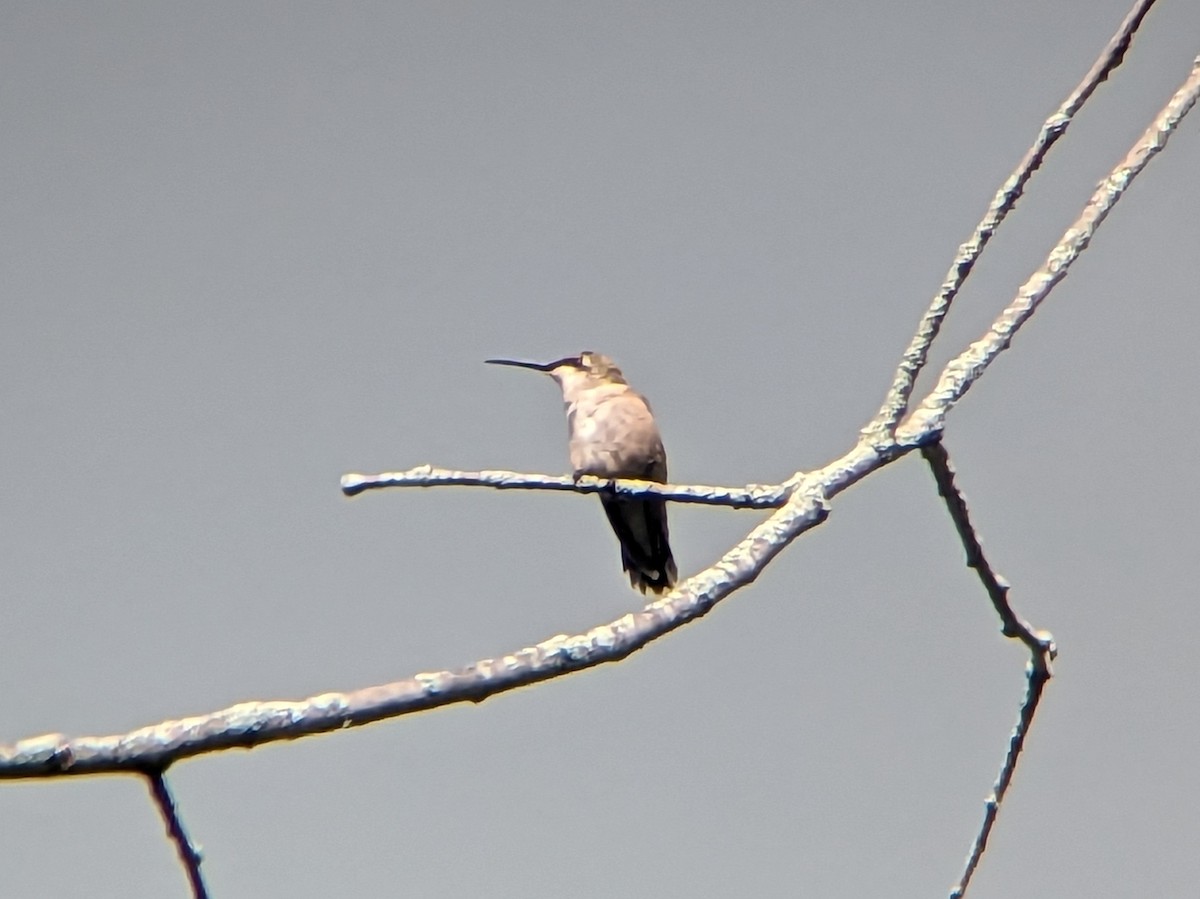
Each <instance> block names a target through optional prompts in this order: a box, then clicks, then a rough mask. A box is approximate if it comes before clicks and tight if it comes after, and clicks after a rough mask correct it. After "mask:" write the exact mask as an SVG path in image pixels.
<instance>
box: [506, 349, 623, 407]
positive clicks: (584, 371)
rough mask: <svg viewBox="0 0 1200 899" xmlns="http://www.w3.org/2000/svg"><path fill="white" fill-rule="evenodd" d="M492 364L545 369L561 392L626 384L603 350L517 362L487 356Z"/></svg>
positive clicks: (577, 391)
mask: <svg viewBox="0 0 1200 899" xmlns="http://www.w3.org/2000/svg"><path fill="white" fill-rule="evenodd" d="M487 361H488V362H490V363H491V364H492V365H514V366H516V367H518V368H532V369H533V370H534V371H540V372H545V373H546V374H548V375H549V376H550V377H552V378H553V379H554V380H555V381H557V382H558V386H559V387H561V388H562V392H563V396H565V397H573V396H575V395H576V394H578V393H579V392H580V391H581V390H586V389H588V388H589V387H597V386H599V385H601V384H626V383H628V382H627V381H626V380H625V376H624V375H623V374H621V369H619V368H617V365H616V363H615V362H613V361H612V360H611V359H610V358H608V357H607V356H605V355H604V354H603V353H596V352H593V351H591V350H584V351H583V352H582V353H580V354H579V355H578V356H566V357H564V358H562V359H556V360H554V361H553V362H545V363H542V362H518V361H517V360H515V359H488V360H487Z"/></svg>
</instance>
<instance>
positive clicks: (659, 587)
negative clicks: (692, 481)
mask: <svg viewBox="0 0 1200 899" xmlns="http://www.w3.org/2000/svg"><path fill="white" fill-rule="evenodd" d="M487 361H488V362H489V363H491V364H492V365H514V366H517V367H518V368H532V369H533V370H534V371H540V372H545V373H546V374H548V375H549V376H550V377H552V378H553V379H554V380H555V381H556V382H557V383H558V386H559V387H561V388H562V394H563V404H564V405H565V406H566V409H567V435H568V437H569V439H570V443H569V446H570V453H571V467H572V468H573V469H574V471H575V477H576V478H578V477H581V476H582V475H595V476H596V477H599V478H634V479H636V480H641V481H657V482H659V483H665V482H666V480H667V454H666V453H665V452H664V451H663V445H662V437H661V436H659V433H658V425H656V424H655V423H654V414H653V413H652V412H651V411H650V404H649V403H647V402H646V398H645V397H643V396H642V395H641V394H640V393H636V392H635V391H634V390H633V389H632V388H631V387H630V386H629V384H628V383H627V382H626V380H625V376H624V375H623V374H621V369H619V368H617V366H616V365H615V364H614V363H613V361H612V360H611V359H609V358H608V357H607V356H602V355H601V354H600V353H593V352H590V351H585V352H582V353H580V354H579V355H578V356H567V357H566V358H565V359H559V360H557V361H555V362H546V363H544V364H542V363H537V362H518V361H516V360H514V359H488V360H487ZM600 502H601V503H603V504H604V511H605V513H606V514H607V515H608V523H609V524H611V525H612V529H613V531H615V532H616V535H617V540H619V541H620V542H621V564H622V565H623V566H624V568H625V570H626V571H628V572H629V582H630V583H631V584H632V585H633V586H634V587H636V588H637V589H639V590H641V591H642V592H643V593H645V592H646V589H647V588H649V589H650V590H652V591H653V592H655V593H662V592H663V591H664V590H668V589H670V587H671V586H673V585H674V583H675V579H676V577H677V576H678V571H677V570H676V568H675V559H674V558H672V556H671V547H670V544H669V543H668V540H667V504H666V502H665V501H664V500H662V499H659V498H658V497H656V496H646V497H638V498H628V497H618V496H606V495H604V494H601V496H600Z"/></svg>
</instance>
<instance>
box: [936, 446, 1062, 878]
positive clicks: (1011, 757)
mask: <svg viewBox="0 0 1200 899" xmlns="http://www.w3.org/2000/svg"><path fill="white" fill-rule="evenodd" d="M921 455H922V456H924V457H925V461H926V462H928V463H929V468H930V470H931V471H932V472H933V479H934V481H936V482H937V488H938V493H939V494H940V495H941V497H942V499H944V500H945V501H946V509H947V511H949V513H950V518H951V520H952V521H953V522H954V527H955V529H956V530H957V531H958V536H959V539H960V540H961V541H962V545H963V549H964V550H966V553H967V567H968V568H971V569H973V570H974V571H975V573H976V574H977V575H978V576H979V580H980V581H981V582H982V584H983V588H984V589H985V590H986V591H987V594H988V597H989V598H990V599H991V601H992V606H993V608H995V610H996V614H997V615H998V616H999V617H1000V622H1001V630H1002V632H1003V633H1004V635H1005V636H1006V637H1011V638H1013V639H1015V640H1020V641H1021V642H1022V643H1024V644H1025V646H1026V648H1027V649H1028V650H1029V664H1028V666H1027V667H1026V678H1027V686H1026V690H1025V701H1024V702H1023V703H1022V704H1021V712H1020V715H1019V716H1018V718H1017V724H1016V727H1015V728H1013V732H1012V735H1011V736H1010V737H1009V741H1008V751H1007V752H1006V753H1005V756H1004V762H1003V763H1002V764H1001V766H1000V774H999V776H998V777H997V778H996V783H995V784H994V786H993V787H992V794H991V795H990V796H989V797H988V799H987V802H986V803H985V804H984V814H983V823H982V825H981V826H980V828H979V832H978V833H977V834H976V836H975V840H974V842H973V843H972V845H971V851H970V852H969V853H968V854H967V861H966V864H965V866H964V868H963V873H962V876H961V877H960V878H959V881H958V883H957V884H955V885H954V888H953V889H952V890H951V892H950V896H951V899H962V896H963V895H964V894H965V893H966V891H967V886H968V885H969V884H970V882H971V877H972V876H973V875H974V873H975V869H976V868H977V867H978V866H979V862H980V860H981V859H982V858H983V853H984V852H985V851H986V849H987V842H988V837H989V836H990V835H991V832H992V827H993V825H994V824H995V823H996V816H997V815H998V814H999V811H1000V804H1001V803H1002V802H1003V801H1004V795H1005V793H1007V792H1008V787H1009V784H1011V783H1012V778H1013V774H1014V773H1015V772H1016V770H1017V761H1018V760H1019V758H1020V755H1021V750H1022V749H1023V748H1024V746H1025V738H1026V737H1027V736H1028V734H1029V728H1030V727H1031V726H1032V725H1033V716H1034V714H1035V713H1036V712H1037V706H1038V702H1039V701H1040V699H1041V697H1042V690H1043V689H1044V688H1045V686H1046V683H1047V681H1049V680H1050V678H1051V677H1052V676H1053V674H1054V672H1053V669H1052V668H1051V662H1053V660H1054V657H1055V656H1056V655H1057V653H1058V649H1057V647H1056V646H1055V644H1054V638H1053V637H1052V636H1051V635H1050V634H1049V633H1047V632H1046V631H1035V630H1034V629H1033V628H1032V627H1030V625H1029V624H1028V623H1027V622H1026V621H1024V620H1023V619H1022V618H1021V617H1020V616H1019V615H1017V613H1016V612H1014V611H1013V608H1012V605H1011V604H1010V603H1009V601H1008V591H1009V585H1008V582H1007V581H1006V580H1004V578H1002V577H1001V576H1000V575H999V574H997V573H996V572H995V570H994V569H993V568H992V566H991V565H990V564H989V563H988V560H987V557H986V556H985V555H984V553H983V544H982V543H981V542H980V540H979V535H978V534H977V533H976V531H975V527H974V526H973V525H972V524H971V516H970V513H969V511H968V509H967V500H966V497H964V496H963V494H962V492H961V491H960V490H959V489H958V486H957V484H955V482H954V467H953V465H951V463H950V454H949V453H948V452H947V451H946V448H945V447H944V446H943V445H942V443H941V441H937V442H934V443H929V444H926V445H925V446H922V447H921Z"/></svg>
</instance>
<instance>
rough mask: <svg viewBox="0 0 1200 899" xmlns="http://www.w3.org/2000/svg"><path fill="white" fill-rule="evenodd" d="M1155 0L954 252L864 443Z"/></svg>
mask: <svg viewBox="0 0 1200 899" xmlns="http://www.w3.org/2000/svg"><path fill="white" fill-rule="evenodd" d="M1153 5H1154V0H1138V2H1136V3H1135V4H1134V5H1133V9H1131V10H1130V11H1129V14H1128V15H1127V16H1126V17H1125V20H1124V21H1123V22H1122V23H1121V26H1120V27H1119V28H1118V29H1117V32H1116V34H1114V35H1113V36H1112V39H1111V40H1109V42H1108V45H1107V46H1106V47H1105V48H1104V50H1103V51H1102V52H1101V53H1100V56H1099V57H1098V58H1097V59H1096V62H1095V63H1094V64H1093V65H1092V68H1091V70H1090V71H1089V72H1088V73H1087V75H1085V76H1084V78H1083V81H1081V82H1080V83H1079V85H1078V86H1077V87H1076V88H1075V90H1074V91H1072V92H1071V94H1070V96H1068V97H1067V99H1066V100H1064V101H1063V103H1062V105H1061V106H1059V108H1058V110H1057V111H1056V112H1055V113H1054V114H1053V115H1052V116H1050V118H1048V119H1046V121H1045V122H1044V123H1043V124H1042V127H1041V130H1040V131H1039V132H1038V135H1037V137H1036V138H1035V139H1034V142H1033V145H1032V146H1031V147H1030V148H1029V149H1028V150H1027V151H1026V152H1025V156H1024V157H1023V158H1022V159H1021V161H1020V162H1019V163H1018V164H1017V167H1016V169H1014V170H1013V172H1012V174H1011V175H1009V176H1008V179H1007V180H1006V181H1005V182H1004V184H1003V185H1001V187H1000V189H999V190H998V191H997V192H996V195H995V196H994V197H993V198H992V202H991V205H989V206H988V208H987V212H985V213H984V216H983V219H982V220H981V221H980V222H979V224H978V225H976V226H975V231H974V233H972V234H971V236H970V237H969V238H968V239H967V241H966V242H965V243H964V244H962V245H961V246H960V247H959V248H958V254H957V255H956V256H955V257H954V262H953V263H951V265H950V270H949V271H948V272H947V273H946V277H945V279H944V280H943V281H942V286H941V289H940V290H939V291H938V293H937V296H935V297H934V298H933V301H932V302H931V303H930V305H929V308H928V309H927V310H926V311H925V315H924V316H923V317H922V318H921V322H920V324H919V325H918V326H917V331H916V333H915V334H914V335H913V339H912V342H911V343H910V344H909V347H908V349H907V350H905V351H904V356H903V357H902V359H901V361H900V366H899V367H898V368H897V369H896V374H895V377H894V379H893V381H892V386H891V388H890V389H889V390H888V395H887V398H886V399H885V400H884V402H883V406H882V407H881V408H880V409H879V412H878V414H876V416H875V418H874V419H872V421H871V423H870V424H869V425H867V427H866V428H864V429H863V436H864V438H865V439H867V440H869V441H873V442H880V441H884V442H886V440H887V438H889V437H891V435H892V434H893V433H895V430H896V424H897V423H898V422H899V421H900V419H901V418H902V417H903V416H904V413H905V412H906V411H907V409H908V401H909V399H910V397H911V395H912V390H913V386H914V384H915V383H916V379H917V375H919V374H920V373H921V369H923V368H924V367H925V362H926V360H927V359H928V356H929V347H930V345H931V344H932V343H933V341H934V340H935V339H936V338H937V335H938V332H939V331H940V330H941V327H942V322H943V321H944V320H945V318H946V315H947V314H948V313H949V312H950V306H951V304H952V303H953V302H954V298H955V297H956V296H957V295H958V291H959V290H960V289H961V288H962V285H963V283H964V282H965V281H966V280H967V277H968V276H969V275H970V274H971V270H972V269H973V268H974V266H975V261H976V260H977V259H978V258H979V256H980V254H981V253H982V252H983V248H984V247H986V246H987V245H988V242H989V241H990V240H991V239H992V235H993V234H995V233H996V229H997V228H998V227H999V226H1000V223H1001V222H1003V221H1004V219H1005V218H1006V217H1007V216H1008V213H1009V212H1011V211H1012V209H1013V208H1014V207H1015V206H1016V205H1017V201H1018V200H1019V199H1020V198H1021V196H1022V194H1024V192H1025V185H1026V184H1027V183H1028V182H1029V180H1030V179H1031V178H1032V177H1033V175H1034V173H1035V172H1036V171H1037V170H1038V169H1039V168H1040V167H1041V165H1042V162H1043V161H1044V160H1045V158H1046V156H1047V154H1049V152H1050V149H1051V147H1053V146H1054V144H1055V143H1056V142H1057V141H1058V139H1059V138H1060V137H1062V136H1063V134H1065V133H1066V130H1067V128H1068V127H1069V126H1070V124H1071V120H1072V119H1073V118H1074V116H1075V114H1076V113H1077V112H1078V111H1079V110H1080V109H1081V108H1082V107H1083V104H1084V103H1085V102H1087V100H1088V98H1089V97H1091V95H1092V94H1093V92H1095V90H1096V88H1097V87H1099V86H1100V84H1101V83H1102V82H1103V81H1105V79H1107V78H1108V76H1109V74H1110V73H1111V72H1112V71H1113V70H1114V69H1115V68H1116V67H1117V66H1119V65H1120V64H1121V63H1122V62H1123V61H1124V59H1125V52H1126V51H1127V50H1128V49H1129V46H1130V44H1131V43H1132V40H1133V34H1134V32H1136V31H1137V29H1138V27H1139V26H1140V25H1141V23H1142V19H1144V18H1145V16H1146V13H1148V12H1149V11H1150V7H1151V6H1153Z"/></svg>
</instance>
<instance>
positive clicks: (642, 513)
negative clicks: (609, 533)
mask: <svg viewBox="0 0 1200 899" xmlns="http://www.w3.org/2000/svg"><path fill="white" fill-rule="evenodd" d="M600 502H601V504H602V505H603V506H604V511H605V513H606V514H607V515H608V523H609V524H611V525H612V529H613V531H614V532H615V533H616V535H617V540H618V541H620V544H621V565H622V567H623V568H624V569H625V570H626V571H627V572H629V583H630V584H632V585H633V587H634V588H635V589H637V590H640V591H641V592H642V593H645V592H646V590H647V589H649V590H651V591H652V592H654V593H656V594H657V593H663V592H664V591H666V590H669V589H671V587H673V586H675V581H676V579H677V578H678V576H679V571H678V569H677V568H676V567H675V558H674V557H673V556H672V555H671V544H670V542H669V540H668V536H669V535H668V532H667V504H666V503H665V502H664V501H663V500H661V499H618V498H617V497H609V496H602V497H601V499H600Z"/></svg>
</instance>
